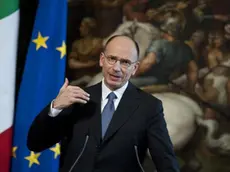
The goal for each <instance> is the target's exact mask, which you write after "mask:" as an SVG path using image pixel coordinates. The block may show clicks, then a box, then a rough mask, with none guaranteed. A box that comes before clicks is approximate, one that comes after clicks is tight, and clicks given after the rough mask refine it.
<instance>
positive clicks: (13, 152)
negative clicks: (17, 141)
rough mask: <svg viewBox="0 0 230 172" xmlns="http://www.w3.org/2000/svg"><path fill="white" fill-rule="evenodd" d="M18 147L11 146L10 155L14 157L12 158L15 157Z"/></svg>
mask: <svg viewBox="0 0 230 172" xmlns="http://www.w3.org/2000/svg"><path fill="white" fill-rule="evenodd" d="M17 149H18V147H17V146H14V147H13V148H12V156H13V157H14V158H16V150H17Z"/></svg>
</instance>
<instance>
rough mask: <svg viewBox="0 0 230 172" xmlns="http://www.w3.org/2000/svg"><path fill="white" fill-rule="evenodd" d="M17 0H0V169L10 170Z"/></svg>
mask: <svg viewBox="0 0 230 172" xmlns="http://www.w3.org/2000/svg"><path fill="white" fill-rule="evenodd" d="M18 29H19V3H18V0H0V111H1V112H0V171H1V172H8V171H10V159H11V154H12V151H11V147H12V144H11V140H12V124H13V117H14V101H15V100H14V99H15V79H16V77H15V76H16V59H17V57H16V54H17V41H18Z"/></svg>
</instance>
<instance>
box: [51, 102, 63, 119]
mask: <svg viewBox="0 0 230 172" xmlns="http://www.w3.org/2000/svg"><path fill="white" fill-rule="evenodd" d="M52 107H53V101H52V102H51V103H50V111H49V113H48V115H49V116H50V117H56V116H58V114H59V113H60V112H61V111H62V109H55V108H52Z"/></svg>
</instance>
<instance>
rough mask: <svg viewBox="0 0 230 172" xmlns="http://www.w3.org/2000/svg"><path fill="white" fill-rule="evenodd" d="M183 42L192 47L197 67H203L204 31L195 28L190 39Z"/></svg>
mask: <svg viewBox="0 0 230 172" xmlns="http://www.w3.org/2000/svg"><path fill="white" fill-rule="evenodd" d="M185 43H186V44H187V45H188V46H189V47H190V48H191V49H192V51H193V54H194V56H195V60H196V63H197V64H198V65H199V67H204V65H205V59H204V56H203V54H204V48H205V44H204V43H205V33H204V31H202V30H196V31H195V32H194V33H192V35H191V37H190V39H189V40H188V41H185Z"/></svg>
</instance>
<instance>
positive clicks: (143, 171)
mask: <svg viewBox="0 0 230 172" xmlns="http://www.w3.org/2000/svg"><path fill="white" fill-rule="evenodd" d="M137 145H138V144H137V139H136V138H135V144H134V150H135V155H136V158H137V162H138V165H139V167H140V169H141V171H142V172H145V170H144V168H143V166H142V165H141V162H140V158H139V155H138V148H137Z"/></svg>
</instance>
